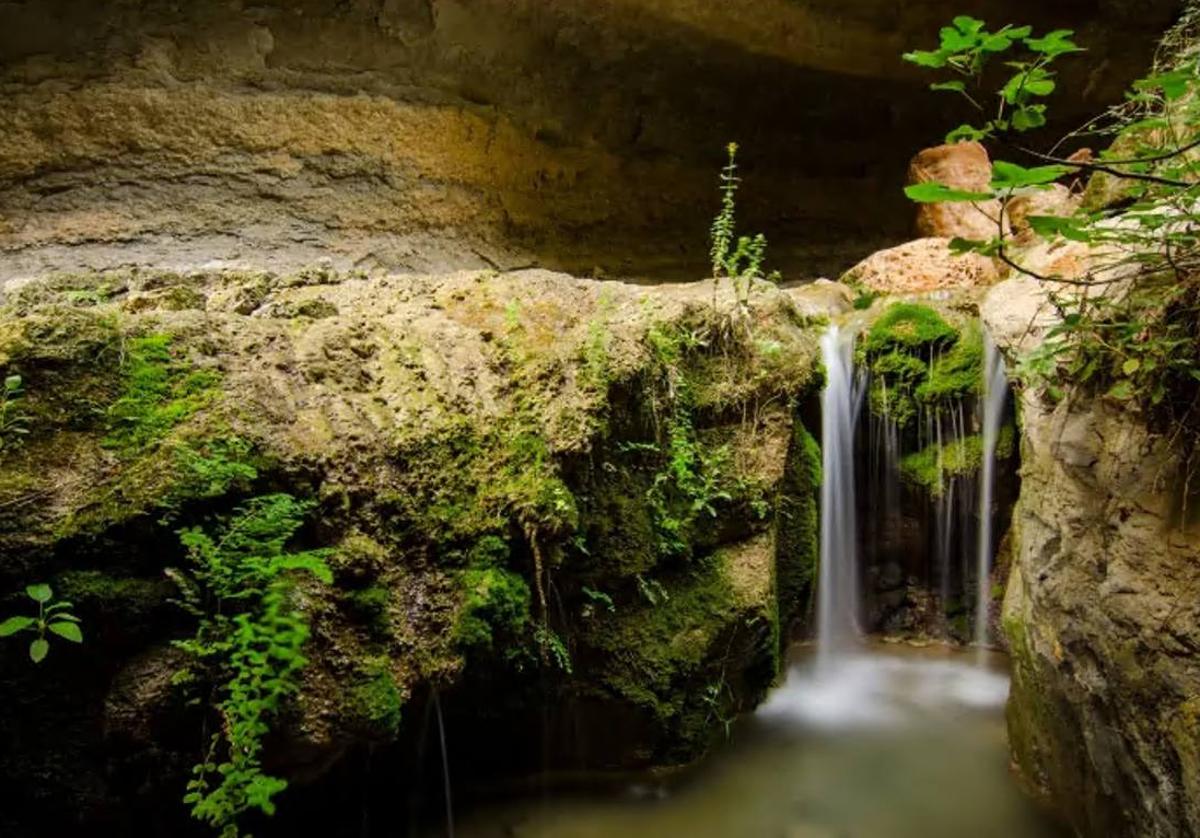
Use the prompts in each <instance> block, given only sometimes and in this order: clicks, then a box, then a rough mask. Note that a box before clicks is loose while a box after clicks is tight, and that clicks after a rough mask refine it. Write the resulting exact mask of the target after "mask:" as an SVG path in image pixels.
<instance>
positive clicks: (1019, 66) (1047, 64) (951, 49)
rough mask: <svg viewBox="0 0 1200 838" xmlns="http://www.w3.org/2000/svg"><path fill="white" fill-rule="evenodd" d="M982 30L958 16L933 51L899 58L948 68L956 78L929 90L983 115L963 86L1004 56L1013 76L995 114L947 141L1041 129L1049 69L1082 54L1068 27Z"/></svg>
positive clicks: (1051, 76)
mask: <svg viewBox="0 0 1200 838" xmlns="http://www.w3.org/2000/svg"><path fill="white" fill-rule="evenodd" d="M985 26H986V24H985V23H984V22H983V21H982V20H977V19H975V18H973V17H970V16H968V15H959V16H958V17H956V18H955V19H954V20H953V21H952V22H951V24H950V25H949V26H945V27H943V28H942V30H941V33H940V41H941V42H940V44H939V46H938V48H937V49H934V50H915V51H913V52H909V53H905V55H904V60H905V61H910V62H912V63H913V64H916V65H918V66H920V67H925V68H927V69H933V70H948V71H950V72H952V73H953V74H954V75H956V76H958V78H956V79H952V80H950V81H942V82H936V83H934V84H933V85H931V86H930V87H931V89H932V90H938V91H944V92H949V93H956V94H959V95H961V96H962V97H964V98H965V99H966V100H967V101H968V102H970V103H971V105H973V106H974V107H975V108H976V109H977V110H979V111H980V112H984V113H986V112H987V111H988V108H987V107H986V106H985V105H984V104H983V103H981V102H979V101H977V100H976V99H975V97H974V96H972V95H971V92H970V91H969V90H968V87H967V85H968V83H969V82H970V83H976V84H977V83H978V82H979V80H980V79H981V78H982V77H983V73H984V70H986V69H987V67H988V64H989V63H990V61H991V59H992V58H995V57H996V56H999V55H1004V56H1005V58H1006V59H1007V60H1006V61H1005V62H1004V66H1005V67H1007V68H1008V69H1009V70H1011V71H1013V72H1012V73H1011V75H1010V76H1009V78H1008V80H1007V81H1005V83H1004V85H1003V86H1002V87H1001V88H1000V90H999V92H998V99H999V103H998V106H997V108H996V113H995V116H994V117H992V118H991V119H988V120H987V121H985V122H984V123H983V124H982V125H960V126H959V127H958V128H955V129H954V130H953V131H951V132H950V134H949V135H948V136H947V137H946V142H948V143H954V142H958V141H960V140H984V139H988V138H991V137H994V136H996V135H997V134H1002V133H1005V132H1008V131H1031V130H1033V129H1034V128H1040V127H1041V126H1043V125H1045V124H1046V105H1045V103H1044V102H1043V101H1041V100H1043V99H1044V98H1045V97H1047V96H1049V95H1050V94H1051V93H1053V92H1054V90H1055V88H1056V87H1057V86H1058V84H1057V82H1056V81H1055V73H1054V71H1053V70H1051V69H1050V68H1051V66H1052V65H1053V64H1054V62H1055V61H1056V60H1057V59H1058V58H1061V57H1062V56H1064V55H1069V54H1071V53H1075V52H1082V51H1083V50H1082V49H1081V48H1080V47H1079V46H1077V45H1076V44H1075V43H1074V42H1073V41H1072V40H1071V36H1072V35H1074V34H1075V33H1074V32H1072V31H1071V30H1069V29H1056V30H1054V31H1053V32H1050V33H1047V34H1046V35H1044V36H1042V37H1040V38H1035V37H1033V29H1032V28H1031V27H1029V26H1004V27H1001V28H1000V29H997V30H996V31H995V32H989V31H988V30H987V29H986V28H985ZM1018 48H1020V50H1021V52H1020V53H1019V54H1017V55H1013V54H1012V51H1013V50H1014V49H1018ZM921 185H922V186H926V184H921ZM929 186H931V187H933V186H940V184H930V185H929ZM939 200H941V199H939Z"/></svg>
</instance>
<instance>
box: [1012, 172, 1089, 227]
mask: <svg viewBox="0 0 1200 838" xmlns="http://www.w3.org/2000/svg"><path fill="white" fill-rule="evenodd" d="M1079 204H1080V198H1079V196H1078V195H1076V194H1074V193H1072V192H1071V190H1070V189H1068V188H1067V187H1066V186H1063V185H1062V184H1061V183H1055V184H1051V185H1050V188H1049V189H1032V190H1029V191H1027V192H1024V193H1023V194H1020V195H1018V196H1016V197H1015V198H1013V199H1012V200H1011V201H1009V203H1008V208H1007V215H1008V221H1009V223H1010V224H1011V225H1012V231H1013V234H1014V235H1016V237H1017V240H1018V242H1029V241H1032V240H1033V238H1034V234H1033V230H1032V229H1030V227H1029V223H1028V221H1027V219H1028V218H1029V217H1030V216H1031V215H1053V216H1058V217H1060V218H1061V217H1066V216H1069V215H1071V214H1072V213H1074V212H1075V210H1077V209H1078V208H1079Z"/></svg>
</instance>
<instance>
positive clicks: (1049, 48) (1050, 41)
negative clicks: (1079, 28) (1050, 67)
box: [1025, 29, 1084, 58]
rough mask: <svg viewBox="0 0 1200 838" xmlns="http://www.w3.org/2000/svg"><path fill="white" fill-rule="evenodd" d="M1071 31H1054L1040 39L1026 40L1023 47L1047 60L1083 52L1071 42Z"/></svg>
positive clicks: (1072, 32) (1072, 31)
mask: <svg viewBox="0 0 1200 838" xmlns="http://www.w3.org/2000/svg"><path fill="white" fill-rule="evenodd" d="M1074 34H1075V32H1074V30H1071V29H1055V30H1054V31H1053V32H1048V33H1046V35H1044V36H1043V37H1041V38H1026V39H1025V46H1027V47H1029V48H1030V49H1031V50H1033V51H1034V52H1037V53H1041V54H1042V55H1044V56H1046V57H1047V58H1057V57H1058V56H1060V55H1066V54H1067V53H1070V52H1083V51H1084V50H1083V48H1082V47H1080V46H1079V45H1078V44H1076V43H1075V42H1074V41H1072V40H1071V36H1072V35H1074Z"/></svg>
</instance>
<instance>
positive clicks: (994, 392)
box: [975, 333, 1008, 649]
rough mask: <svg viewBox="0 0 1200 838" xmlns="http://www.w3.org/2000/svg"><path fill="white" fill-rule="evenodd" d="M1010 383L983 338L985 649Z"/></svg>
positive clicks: (978, 630)
mask: <svg viewBox="0 0 1200 838" xmlns="http://www.w3.org/2000/svg"><path fill="white" fill-rule="evenodd" d="M1007 393H1008V380H1007V378H1006V377H1005V374H1004V358H1003V357H1002V356H1001V355H1000V352H999V350H997V349H996V345H995V344H994V343H993V342H992V339H991V336H990V335H988V334H986V333H985V334H984V336H983V467H982V472H981V474H980V480H979V550H978V554H977V560H978V564H977V567H976V574H977V575H976V580H977V581H976V586H977V590H976V592H975V644H976V645H977V646H979V647H980V649H982V648H983V647H984V646H986V645H987V641H988V602H989V600H990V599H991V591H989V590H988V578H989V574H990V572H991V566H992V494H993V492H994V490H995V483H996V443H997V441H998V439H999V437H1000V422H1001V420H1002V419H1003V415H1004V400H1005V397H1006V395H1007Z"/></svg>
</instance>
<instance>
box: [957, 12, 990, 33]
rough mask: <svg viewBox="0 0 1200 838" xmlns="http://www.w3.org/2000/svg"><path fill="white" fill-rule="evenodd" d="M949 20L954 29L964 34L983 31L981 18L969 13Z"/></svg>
mask: <svg viewBox="0 0 1200 838" xmlns="http://www.w3.org/2000/svg"><path fill="white" fill-rule="evenodd" d="M950 22H951V23H953V24H954V28H955V29H957V30H958V31H959V32H961V33H963V34H964V35H977V34H978V33H980V32H982V31H983V27H984V23H983V21H982V20H979V19H978V18H974V17H971V16H970V15H959V16H958V17H956V18H954V20H952V21H950Z"/></svg>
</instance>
